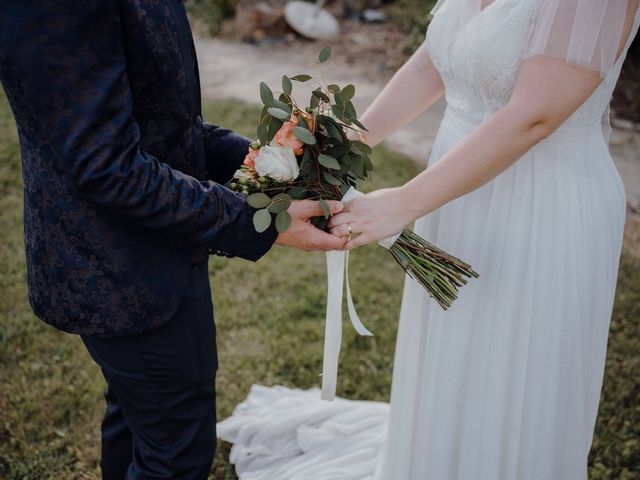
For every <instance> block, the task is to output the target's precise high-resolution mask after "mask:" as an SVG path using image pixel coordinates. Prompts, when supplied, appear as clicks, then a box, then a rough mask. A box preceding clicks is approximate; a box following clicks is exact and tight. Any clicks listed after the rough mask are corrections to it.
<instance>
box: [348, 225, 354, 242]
mask: <svg viewBox="0 0 640 480" xmlns="http://www.w3.org/2000/svg"><path fill="white" fill-rule="evenodd" d="M347 227H348V228H349V237H348V239H349V241H351V235H352V234H353V229H352V228H351V223H348V224H347Z"/></svg>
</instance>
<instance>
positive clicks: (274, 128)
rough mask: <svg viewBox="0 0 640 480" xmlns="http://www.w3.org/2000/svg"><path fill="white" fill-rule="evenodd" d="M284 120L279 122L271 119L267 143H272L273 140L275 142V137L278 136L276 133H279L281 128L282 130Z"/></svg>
mask: <svg viewBox="0 0 640 480" xmlns="http://www.w3.org/2000/svg"><path fill="white" fill-rule="evenodd" d="M282 123H283V122H282V120H278V119H277V118H273V117H272V118H271V120H270V121H269V129H268V130H267V142H271V140H273V137H275V136H276V133H278V130H280V128H282Z"/></svg>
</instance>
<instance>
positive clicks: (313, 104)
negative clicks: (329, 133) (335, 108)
mask: <svg viewBox="0 0 640 480" xmlns="http://www.w3.org/2000/svg"><path fill="white" fill-rule="evenodd" d="M318 105H320V98H318V97H316V96H315V95H311V101H310V102H309V107H310V108H311V109H312V110H315V109H316V108H318Z"/></svg>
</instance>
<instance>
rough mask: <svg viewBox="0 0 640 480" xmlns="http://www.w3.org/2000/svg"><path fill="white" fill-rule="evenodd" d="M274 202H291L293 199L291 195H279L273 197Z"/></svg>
mask: <svg viewBox="0 0 640 480" xmlns="http://www.w3.org/2000/svg"><path fill="white" fill-rule="evenodd" d="M272 200H277V201H284V202H291V200H292V198H291V195H289V194H286V193H279V194H277V195H276V196H275V197H273V198H272Z"/></svg>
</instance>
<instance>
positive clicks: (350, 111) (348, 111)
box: [344, 102, 358, 121]
mask: <svg viewBox="0 0 640 480" xmlns="http://www.w3.org/2000/svg"><path fill="white" fill-rule="evenodd" d="M344 113H345V116H346V117H347V118H348V119H349V120H351V121H353V120H354V119H357V118H358V114H357V113H356V107H355V106H354V105H353V103H352V102H347V103H346V104H345V106H344Z"/></svg>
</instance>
